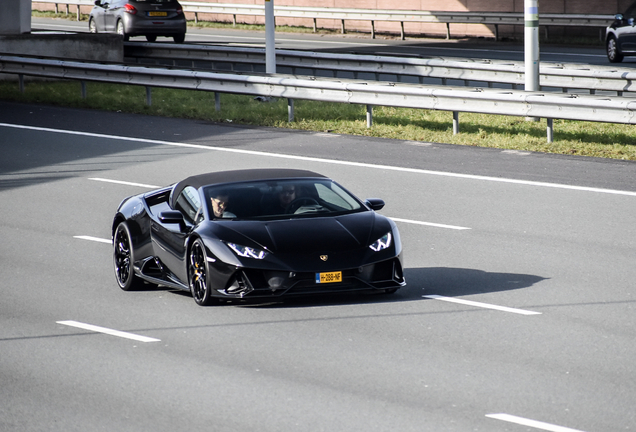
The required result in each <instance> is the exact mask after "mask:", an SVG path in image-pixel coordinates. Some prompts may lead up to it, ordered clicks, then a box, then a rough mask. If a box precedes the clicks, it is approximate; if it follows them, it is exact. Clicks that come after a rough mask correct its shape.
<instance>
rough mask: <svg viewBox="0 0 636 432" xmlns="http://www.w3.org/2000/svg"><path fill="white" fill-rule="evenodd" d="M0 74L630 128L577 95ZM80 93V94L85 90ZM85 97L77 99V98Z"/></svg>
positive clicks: (83, 66)
mask: <svg viewBox="0 0 636 432" xmlns="http://www.w3.org/2000/svg"><path fill="white" fill-rule="evenodd" d="M0 73H10V74H18V75H19V76H20V77H21V80H20V85H21V86H23V85H24V84H23V81H22V76H23V75H33V76H39V77H49V78H62V79H74V80H80V81H82V82H84V81H97V82H111V83H119V84H131V85H141V86H146V89H147V93H146V94H147V98H148V99H147V102H148V103H150V89H151V88H152V87H165V88H176V89H189V90H203V91H211V92H215V93H216V95H215V96H217V108H218V95H219V94H220V93H235V94H248V95H255V96H264V97H278V98H287V99H288V106H289V107H290V112H289V119H290V121H292V120H293V100H294V99H306V100H314V101H325V102H336V103H353V104H361V105H366V106H367V125H368V126H369V127H370V126H371V117H370V115H371V113H372V107H373V106H390V107H402V108H416V109H430V110H441V111H451V112H453V132H454V133H457V132H458V130H459V120H458V119H459V114H458V113H459V112H475V113H482V114H495V115H506V116H520V117H542V118H546V119H547V120H548V127H547V135H548V142H552V136H553V128H552V125H553V122H552V119H555V118H557V119H569V120H583V121H594V122H605V123H627V124H634V123H636V118H635V116H634V115H635V114H636V99H627V98H618V97H616V98H612V97H595V96H577V95H565V94H559V93H541V92H525V91H519V90H500V89H489V88H486V89H483V88H477V89H471V90H468V89H465V88H462V87H460V88H458V87H448V86H421V85H414V84H395V83H381V82H360V81H357V80H338V79H329V78H320V79H317V78H311V77H308V78H298V77H294V76H285V75H262V76H256V75H237V74H227V73H214V72H201V71H192V70H171V69H161V68H152V67H139V66H134V67H133V66H123V65H113V64H95V63H82V62H69V61H62V60H43V59H33V58H25V57H16V56H0ZM82 87H83V92H84V93H85V86H82ZM84 96H85V94H84Z"/></svg>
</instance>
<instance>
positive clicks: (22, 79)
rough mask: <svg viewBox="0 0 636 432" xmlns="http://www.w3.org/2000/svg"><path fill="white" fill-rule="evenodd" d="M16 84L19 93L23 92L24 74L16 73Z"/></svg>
mask: <svg viewBox="0 0 636 432" xmlns="http://www.w3.org/2000/svg"><path fill="white" fill-rule="evenodd" d="M18 86H19V87H20V93H24V75H22V74H18Z"/></svg>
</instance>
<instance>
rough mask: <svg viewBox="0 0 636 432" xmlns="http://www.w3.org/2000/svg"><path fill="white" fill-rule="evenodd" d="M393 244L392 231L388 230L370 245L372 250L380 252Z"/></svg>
mask: <svg viewBox="0 0 636 432" xmlns="http://www.w3.org/2000/svg"><path fill="white" fill-rule="evenodd" d="M389 246H391V233H390V232H388V233H386V234H384V235H383V236H382V237H380V238H379V239H377V240H376V241H374V242H373V243H371V244H370V245H369V247H370V248H371V250H372V251H374V252H378V251H381V250H382V249H386V248H388V247H389Z"/></svg>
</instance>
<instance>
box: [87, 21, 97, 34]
mask: <svg viewBox="0 0 636 432" xmlns="http://www.w3.org/2000/svg"><path fill="white" fill-rule="evenodd" d="M88 32H89V33H97V25H96V24H95V20H94V19H93V18H91V19H89V20H88Z"/></svg>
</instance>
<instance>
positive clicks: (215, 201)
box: [212, 192, 236, 218]
mask: <svg viewBox="0 0 636 432" xmlns="http://www.w3.org/2000/svg"><path fill="white" fill-rule="evenodd" d="M229 203H230V196H229V195H228V194H227V193H225V192H219V193H217V194H216V195H214V196H213V197H212V212H213V213H214V217H215V218H235V217H236V215H235V214H234V213H232V212H229V211H227V206H228V204H229Z"/></svg>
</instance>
